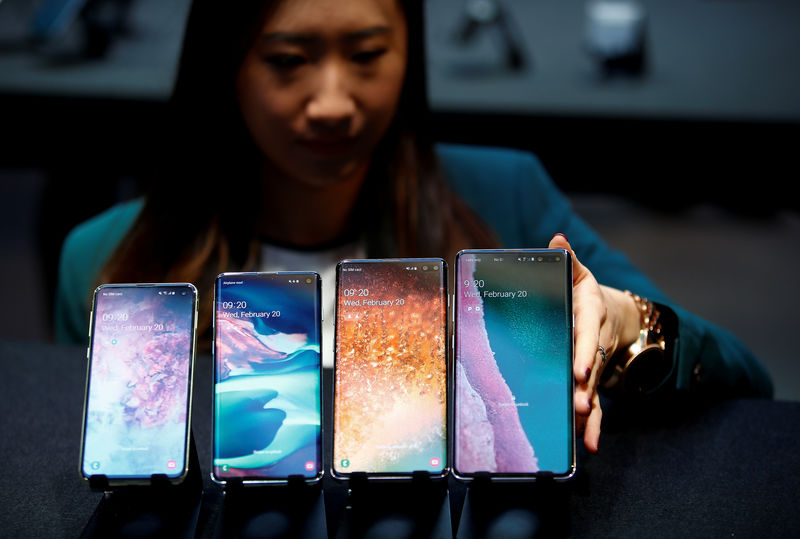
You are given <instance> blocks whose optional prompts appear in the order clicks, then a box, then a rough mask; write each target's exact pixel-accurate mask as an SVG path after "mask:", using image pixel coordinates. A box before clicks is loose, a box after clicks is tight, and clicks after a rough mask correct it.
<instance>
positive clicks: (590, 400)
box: [586, 398, 592, 411]
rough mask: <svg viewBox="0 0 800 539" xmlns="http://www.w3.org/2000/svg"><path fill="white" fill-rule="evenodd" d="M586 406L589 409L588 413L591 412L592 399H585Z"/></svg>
mask: <svg viewBox="0 0 800 539" xmlns="http://www.w3.org/2000/svg"><path fill="white" fill-rule="evenodd" d="M586 406H588V407H589V411H591V410H592V399H591V398H589V399H586Z"/></svg>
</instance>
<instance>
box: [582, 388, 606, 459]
mask: <svg viewBox="0 0 800 539" xmlns="http://www.w3.org/2000/svg"><path fill="white" fill-rule="evenodd" d="M592 404H593V406H592V413H591V415H589V418H588V419H587V420H586V424H585V430H584V431H583V445H585V446H586V449H587V450H588V451H589V452H590V453H597V451H598V450H599V449H600V425H601V423H602V419H603V409H602V408H600V397H599V395H598V394H597V393H595V394H594V398H593V399H592Z"/></svg>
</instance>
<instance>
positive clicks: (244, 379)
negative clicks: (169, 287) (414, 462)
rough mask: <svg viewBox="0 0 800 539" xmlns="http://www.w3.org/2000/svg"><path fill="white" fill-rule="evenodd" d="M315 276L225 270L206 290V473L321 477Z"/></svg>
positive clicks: (263, 478) (277, 479)
mask: <svg viewBox="0 0 800 539" xmlns="http://www.w3.org/2000/svg"><path fill="white" fill-rule="evenodd" d="M320 295H321V281H320V277H319V275H318V274H316V273H313V272H276V273H223V274H221V275H219V276H218V277H217V280H216V284H215V292H214V353H213V356H214V389H213V393H214V394H213V408H214V410H213V428H212V431H213V433H212V438H213V442H212V452H213V455H212V460H213V465H212V472H211V473H212V479H213V480H214V481H216V482H218V483H222V484H226V483H228V482H231V481H234V480H235V481H241V482H242V483H243V484H268V483H282V482H287V481H289V479H290V478H293V477H299V478H302V479H303V480H305V481H306V482H315V481H318V480H319V479H321V477H322V473H323V467H322V421H321V420H322V390H321V380H322V361H321V355H320V353H321V352H320V342H321V329H320V328H321V304H320Z"/></svg>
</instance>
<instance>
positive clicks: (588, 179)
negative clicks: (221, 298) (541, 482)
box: [0, 0, 800, 400]
mask: <svg viewBox="0 0 800 539" xmlns="http://www.w3.org/2000/svg"><path fill="white" fill-rule="evenodd" d="M187 9H188V0H81V1H62V0H52V1H51V0H42V1H37V0H0V119H1V120H0V230H1V231H2V242H0V291H2V297H3V298H5V300H6V308H4V309H2V310H0V313H2V314H0V338H4V339H24V340H39V341H46V340H49V339H50V338H51V310H52V308H51V307H52V297H53V293H54V284H55V276H56V271H57V264H58V254H59V249H60V245H61V242H62V240H63V238H64V236H65V235H66V233H67V232H68V231H69V230H70V228H71V227H72V226H74V225H75V224H76V223H78V222H80V221H83V220H84V219H86V218H88V217H90V216H92V215H94V214H96V213H98V212H99V211H101V210H103V209H104V208H106V207H108V206H109V205H111V204H113V203H115V202H117V201H120V200H124V199H127V198H130V197H134V196H137V194H139V193H140V191H141V189H142V187H143V185H144V184H145V182H146V181H147V179H148V177H149V174H150V172H151V171H152V168H153V166H154V163H153V156H154V153H155V152H154V150H155V149H156V148H160V147H162V146H163V145H169V144H170V141H169V140H165V139H164V137H163V136H162V133H163V132H164V131H163V129H162V121H163V119H164V111H165V107H166V100H167V98H168V95H169V92H170V90H171V86H172V82H173V78H174V70H175V62H176V59H177V56H178V53H179V49H180V41H181V38H182V31H183V25H184V20H185V16H186V13H187ZM426 10H427V14H428V21H427V24H428V36H427V41H428V55H429V73H428V78H429V95H430V100H431V105H432V108H433V110H434V113H435V116H434V123H433V125H432V126H431V129H432V130H433V132H434V133H435V134H436V135H437V137H438V138H439V139H441V140H447V141H455V142H465V143H476V144H488V145H503V146H512V147H518V148H523V149H527V150H532V151H534V152H535V153H537V154H538V155H539V157H540V158H541V159H542V161H543V162H544V164H545V166H546V167H547V169H548V170H549V171H550V173H551V175H552V176H553V178H554V179H555V181H556V183H558V184H559V186H560V187H561V188H562V189H563V190H564V191H565V192H566V193H567V194H568V196H569V197H570V198H571V200H572V201H573V203H574V205H575V207H576V208H577V210H578V211H579V212H580V213H581V214H582V215H583V216H584V217H585V218H586V219H587V220H588V221H589V222H590V223H591V224H592V225H593V226H594V227H595V228H596V229H597V230H598V231H599V232H600V234H601V235H603V236H604V237H605V239H606V240H607V241H608V242H609V243H610V244H611V245H612V246H613V247H616V248H619V249H621V250H623V251H625V252H626V253H627V254H628V255H629V256H630V257H631V259H632V260H633V261H634V262H635V263H636V264H637V265H638V266H640V267H641V268H642V269H643V270H644V271H645V272H646V273H647V274H649V275H650V276H651V277H652V278H653V279H654V280H655V281H656V283H657V284H659V285H660V286H661V287H662V288H663V289H664V290H665V291H666V292H667V293H668V294H670V295H671V296H672V297H673V298H674V299H675V300H676V301H678V302H679V303H680V304H682V305H684V306H685V307H687V308H689V309H690V310H692V311H694V312H696V313H697V314H699V315H701V316H704V317H705V318H708V319H710V320H712V321H714V322H716V323H718V324H720V325H722V326H724V327H726V328H728V329H729V330H731V331H733V332H734V333H736V334H737V335H738V336H739V337H740V338H741V339H742V340H743V341H744V342H745V343H746V344H747V345H748V346H750V348H751V349H753V350H754V351H755V352H756V354H757V355H758V356H759V357H760V358H761V359H762V361H763V362H764V363H765V364H766V365H767V367H768V369H769V370H770V372H771V373H772V375H773V378H774V380H775V385H776V397H777V398H779V399H790V400H800V380H798V379H799V378H800V376H797V375H798V374H799V373H800V370H798V369H797V368H796V367H795V366H794V364H795V362H796V361H797V360H798V359H800V354H798V352H797V351H796V350H795V349H794V347H793V346H792V345H791V340H790V335H791V332H792V331H793V330H794V326H795V324H796V322H798V320H800V317H798V316H797V315H796V314H795V305H796V303H797V300H798V299H800V285H798V279H797V277H796V276H795V270H796V268H798V267H799V264H800V248H799V247H798V245H799V244H800V242H798V239H800V215H799V214H798V209H800V208H799V207H798V206H799V203H798V200H797V197H796V196H795V195H794V194H793V193H794V192H795V190H796V189H795V186H794V184H795V183H796V182H797V178H798V173H797V171H796V170H795V169H796V166H795V160H796V147H797V145H798V142H800V136H798V135H800V62H798V61H797V57H798V53H800V32H797V28H798V27H800V3H797V2H793V1H790V0H767V1H757V0H673V1H666V0H651V1H644V0H642V1H640V2H630V1H623V0H614V1H610V0H609V1H603V2H586V1H573V0H540V1H537V2H531V1H530V0H505V1H500V0H428V1H427V8H426ZM197 188H198V189H207V190H209V193H210V195H212V194H213V189H214V186H210V185H204V186H200V185H198V186H197Z"/></svg>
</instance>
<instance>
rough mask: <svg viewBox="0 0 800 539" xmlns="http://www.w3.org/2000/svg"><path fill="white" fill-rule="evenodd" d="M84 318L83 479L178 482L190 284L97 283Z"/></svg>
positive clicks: (184, 429) (185, 422)
mask: <svg viewBox="0 0 800 539" xmlns="http://www.w3.org/2000/svg"><path fill="white" fill-rule="evenodd" d="M90 318H91V322H90V328H89V337H90V341H89V349H88V351H87V356H88V369H87V376H86V395H85V401H84V414H83V435H82V443H81V455H80V473H81V476H82V477H83V479H84V480H86V481H88V482H90V483H91V480H92V478H93V476H96V477H98V478H105V479H106V480H107V481H108V484H109V485H125V484H147V483H149V482H150V481H151V480H152V479H153V478H154V476H160V477H163V476H166V477H167V478H168V480H169V481H170V482H173V483H179V482H180V481H182V480H183V479H184V477H185V476H186V473H187V471H188V462H189V461H188V451H189V434H190V430H189V429H190V425H191V400H192V399H191V397H192V372H193V365H194V354H195V330H196V320H197V291H196V289H195V287H194V286H193V285H191V284H188V283H175V284H106V285H102V286H100V287H98V288H97V289H96V290H95V292H94V298H93V305H92V312H91V317H90Z"/></svg>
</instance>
